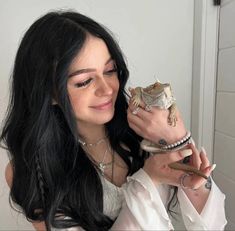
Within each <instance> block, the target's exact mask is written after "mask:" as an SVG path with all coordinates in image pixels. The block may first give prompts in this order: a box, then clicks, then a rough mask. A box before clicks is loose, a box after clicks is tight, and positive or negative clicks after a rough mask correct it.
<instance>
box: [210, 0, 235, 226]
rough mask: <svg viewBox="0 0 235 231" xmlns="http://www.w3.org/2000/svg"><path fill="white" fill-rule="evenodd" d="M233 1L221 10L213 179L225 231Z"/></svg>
mask: <svg viewBox="0 0 235 231" xmlns="http://www.w3.org/2000/svg"><path fill="white" fill-rule="evenodd" d="M234 22H235V0H224V1H222V5H221V11H220V33H219V36H220V37H219V58H218V77H217V78H218V79H217V95H216V120H215V144H214V162H215V163H216V164H217V168H216V170H215V173H214V178H215V180H216V182H217V184H218V185H219V186H220V188H221V189H222V191H223V192H224V193H225V194H226V207H225V209H226V214H227V219H228V225H227V226H226V230H235V26H234Z"/></svg>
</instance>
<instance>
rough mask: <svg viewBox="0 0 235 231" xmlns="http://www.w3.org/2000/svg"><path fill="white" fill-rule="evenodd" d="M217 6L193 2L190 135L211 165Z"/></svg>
mask: <svg viewBox="0 0 235 231" xmlns="http://www.w3.org/2000/svg"><path fill="white" fill-rule="evenodd" d="M219 12H220V6H215V5H214V2H213V1H212V0H209V1H208V0H194V35H193V67H192V109H191V132H192V136H193V139H194V141H195V143H196V145H197V146H198V147H199V149H200V147H202V146H203V147H204V148H205V149H206V151H207V155H208V158H209V160H210V161H213V146H214V129H215V125H214V124H215V103H216V79H217V66H218V65H217V60H218V57H217V56H218V41H219Z"/></svg>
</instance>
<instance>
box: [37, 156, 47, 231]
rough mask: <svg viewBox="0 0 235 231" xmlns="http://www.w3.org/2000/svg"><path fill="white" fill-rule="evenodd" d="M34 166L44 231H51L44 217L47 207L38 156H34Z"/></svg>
mask: <svg viewBox="0 0 235 231" xmlns="http://www.w3.org/2000/svg"><path fill="white" fill-rule="evenodd" d="M35 164H36V177H37V180H38V187H39V191H40V197H41V201H42V208H43V211H42V215H43V217H44V222H45V225H46V230H47V231H50V230H51V229H50V225H49V224H48V219H47V216H46V210H47V207H46V196H45V187H44V178H43V174H42V169H41V166H40V161H39V156H38V154H36V156H35Z"/></svg>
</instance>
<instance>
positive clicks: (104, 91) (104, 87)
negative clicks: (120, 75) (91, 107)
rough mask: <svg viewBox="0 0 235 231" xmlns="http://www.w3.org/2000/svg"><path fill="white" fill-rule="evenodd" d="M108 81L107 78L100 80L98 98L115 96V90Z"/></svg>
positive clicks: (98, 82)
mask: <svg viewBox="0 0 235 231" xmlns="http://www.w3.org/2000/svg"><path fill="white" fill-rule="evenodd" d="M108 80H109V79H108V78H105V77H101V78H98V80H97V88H96V96H109V95H112V94H113V88H112V86H111V84H110V83H109V81H108Z"/></svg>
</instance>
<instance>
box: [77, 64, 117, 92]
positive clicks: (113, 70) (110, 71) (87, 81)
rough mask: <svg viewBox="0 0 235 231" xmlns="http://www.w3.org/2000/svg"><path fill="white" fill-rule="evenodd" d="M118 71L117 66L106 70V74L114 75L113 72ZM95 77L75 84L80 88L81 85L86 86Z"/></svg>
mask: <svg viewBox="0 0 235 231" xmlns="http://www.w3.org/2000/svg"><path fill="white" fill-rule="evenodd" d="M115 72H117V68H113V69H112V70H109V71H107V72H105V74H106V75H112V74H113V73H115ZM92 80H93V79H92V78H89V79H87V80H85V81H83V82H81V83H76V84H75V86H76V87H78V88H80V87H86V86H87V85H88V84H89V83H90V82H91V81H92Z"/></svg>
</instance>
